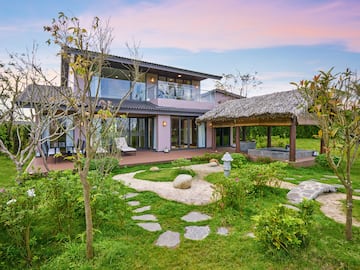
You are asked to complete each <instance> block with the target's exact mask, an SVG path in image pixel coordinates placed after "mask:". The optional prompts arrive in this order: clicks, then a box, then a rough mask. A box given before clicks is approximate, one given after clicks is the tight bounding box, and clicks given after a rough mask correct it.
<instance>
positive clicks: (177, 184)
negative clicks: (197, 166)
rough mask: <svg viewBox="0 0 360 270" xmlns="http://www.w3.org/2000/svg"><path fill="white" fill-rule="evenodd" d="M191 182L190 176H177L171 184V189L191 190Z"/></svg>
mask: <svg viewBox="0 0 360 270" xmlns="http://www.w3.org/2000/svg"><path fill="white" fill-rule="evenodd" d="M191 181H192V176H191V175H189V174H179V175H178V176H176V178H175V180H174V182H173V187H174V188H179V189H188V188H191Z"/></svg>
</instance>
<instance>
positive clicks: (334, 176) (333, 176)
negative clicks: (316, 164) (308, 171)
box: [324, 175, 338, 179]
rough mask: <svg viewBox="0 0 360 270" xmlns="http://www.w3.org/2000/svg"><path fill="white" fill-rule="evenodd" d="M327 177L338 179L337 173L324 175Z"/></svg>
mask: <svg viewBox="0 0 360 270" xmlns="http://www.w3.org/2000/svg"><path fill="white" fill-rule="evenodd" d="M324 177H325V178H331V179H338V177H337V176H336V175H324Z"/></svg>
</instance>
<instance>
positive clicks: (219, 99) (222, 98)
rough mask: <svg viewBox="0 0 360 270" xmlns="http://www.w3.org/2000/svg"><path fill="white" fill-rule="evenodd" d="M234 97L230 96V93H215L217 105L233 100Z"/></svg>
mask: <svg viewBox="0 0 360 270" xmlns="http://www.w3.org/2000/svg"><path fill="white" fill-rule="evenodd" d="M233 99H234V97H232V96H228V95H224V94H222V93H218V92H216V94H215V105H217V104H220V103H223V102H224V101H227V100H233Z"/></svg>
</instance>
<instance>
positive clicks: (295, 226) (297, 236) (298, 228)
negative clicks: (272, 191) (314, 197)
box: [253, 205, 311, 252]
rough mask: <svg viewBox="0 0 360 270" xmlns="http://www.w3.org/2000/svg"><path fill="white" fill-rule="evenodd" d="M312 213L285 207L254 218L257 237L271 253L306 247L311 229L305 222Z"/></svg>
mask: <svg viewBox="0 0 360 270" xmlns="http://www.w3.org/2000/svg"><path fill="white" fill-rule="evenodd" d="M309 216H311V212H306V213H304V210H300V211H296V210H293V209H289V208H287V207H285V206H283V205H278V206H277V207H275V208H273V209H270V210H266V211H264V212H263V213H262V214H260V215H257V216H254V217H253V220H254V221H255V224H254V225H255V232H254V233H255V236H256V239H257V241H259V242H261V243H262V244H263V245H264V246H265V247H266V248H267V249H268V250H269V251H270V252H274V251H279V250H284V251H286V252H289V251H290V250H292V249H296V248H300V247H304V246H305V244H306V243H307V237H308V234H309V231H308V230H309V228H308V225H309V223H307V222H306V221H305V220H304V217H306V220H308V219H309Z"/></svg>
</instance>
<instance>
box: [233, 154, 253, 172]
mask: <svg viewBox="0 0 360 270" xmlns="http://www.w3.org/2000/svg"><path fill="white" fill-rule="evenodd" d="M231 157H232V158H233V161H232V162H231V166H232V167H233V168H234V169H236V168H240V167H241V166H242V165H244V164H246V163H248V161H249V160H248V158H247V157H246V156H245V155H243V154H240V153H233V154H231Z"/></svg>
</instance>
